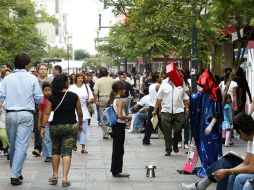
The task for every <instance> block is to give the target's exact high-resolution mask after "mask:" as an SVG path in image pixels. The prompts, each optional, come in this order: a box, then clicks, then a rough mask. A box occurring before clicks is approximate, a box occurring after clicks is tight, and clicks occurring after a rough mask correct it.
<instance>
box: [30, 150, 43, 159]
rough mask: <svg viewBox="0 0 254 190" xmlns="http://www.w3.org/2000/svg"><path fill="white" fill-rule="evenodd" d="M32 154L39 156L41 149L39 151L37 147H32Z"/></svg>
mask: <svg viewBox="0 0 254 190" xmlns="http://www.w3.org/2000/svg"><path fill="white" fill-rule="evenodd" d="M32 154H33V155H34V156H36V157H38V156H41V151H39V150H38V149H34V150H33V152H32Z"/></svg>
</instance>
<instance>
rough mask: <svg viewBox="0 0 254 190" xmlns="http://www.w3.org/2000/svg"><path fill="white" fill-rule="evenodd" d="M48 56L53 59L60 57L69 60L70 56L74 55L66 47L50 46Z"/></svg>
mask: <svg viewBox="0 0 254 190" xmlns="http://www.w3.org/2000/svg"><path fill="white" fill-rule="evenodd" d="M48 57H49V58H51V59H54V58H60V59H65V60H68V59H69V58H70V59H71V57H72V56H71V53H70V52H69V54H68V52H67V50H65V49H64V48H57V47H54V48H50V50H49V54H48Z"/></svg>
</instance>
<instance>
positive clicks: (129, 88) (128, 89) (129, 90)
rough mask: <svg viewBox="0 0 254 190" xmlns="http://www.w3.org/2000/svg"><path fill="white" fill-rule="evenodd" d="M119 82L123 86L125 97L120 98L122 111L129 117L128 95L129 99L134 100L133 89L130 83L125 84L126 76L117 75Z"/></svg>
mask: <svg viewBox="0 0 254 190" xmlns="http://www.w3.org/2000/svg"><path fill="white" fill-rule="evenodd" d="M119 80H120V81H122V82H123V83H124V84H125V95H124V96H122V97H121V98H122V100H123V104H124V111H125V115H129V107H130V98H129V95H130V94H131V99H132V100H133V99H134V89H133V87H132V86H131V84H130V83H128V82H126V81H125V80H126V76H125V75H124V73H123V72H120V73H119Z"/></svg>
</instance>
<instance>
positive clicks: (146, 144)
mask: <svg viewBox="0 0 254 190" xmlns="http://www.w3.org/2000/svg"><path fill="white" fill-rule="evenodd" d="M143 145H144V146H149V145H152V143H150V142H148V143H143Z"/></svg>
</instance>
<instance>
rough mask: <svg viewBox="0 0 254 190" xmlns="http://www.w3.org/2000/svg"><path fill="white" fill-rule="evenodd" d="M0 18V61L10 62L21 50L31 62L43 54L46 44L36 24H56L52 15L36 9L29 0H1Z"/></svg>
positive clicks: (38, 59)
mask: <svg viewBox="0 0 254 190" xmlns="http://www.w3.org/2000/svg"><path fill="white" fill-rule="evenodd" d="M0 18H1V19H0V63H2V64H4V63H12V60H13V58H14V56H15V55H16V54H18V53H20V52H21V51H25V52H28V53H29V54H30V55H31V57H32V62H33V63H35V62H38V61H40V60H41V58H42V57H44V56H45V54H46V51H45V48H46V47H47V44H46V41H45V39H44V38H43V37H42V36H39V34H38V32H37V29H36V25H37V24H38V23H43V22H49V23H52V24H55V25H56V24H57V20H56V19H55V18H54V17H51V16H49V15H47V14H46V13H45V12H44V11H43V10H36V9H35V5H34V3H33V2H32V1H31V0H22V1H21V0H19V1H17V0H1V1H0Z"/></svg>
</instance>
